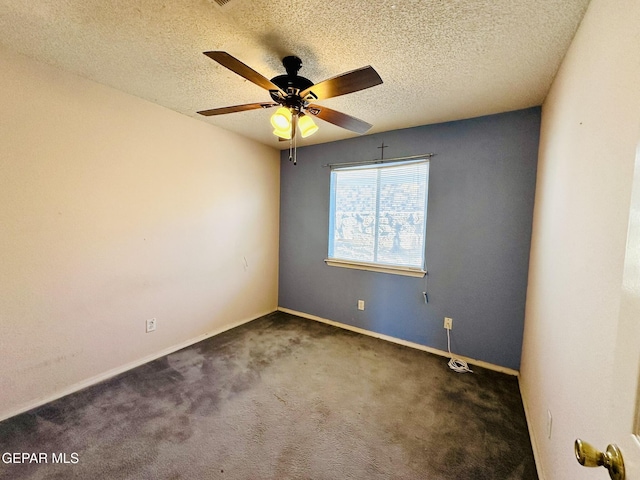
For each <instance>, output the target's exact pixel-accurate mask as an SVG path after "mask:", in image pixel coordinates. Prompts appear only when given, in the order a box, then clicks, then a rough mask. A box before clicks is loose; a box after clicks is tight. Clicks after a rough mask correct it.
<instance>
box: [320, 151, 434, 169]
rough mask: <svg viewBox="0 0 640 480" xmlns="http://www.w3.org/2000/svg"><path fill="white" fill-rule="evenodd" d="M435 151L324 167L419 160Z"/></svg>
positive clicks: (432, 154) (330, 164)
mask: <svg viewBox="0 0 640 480" xmlns="http://www.w3.org/2000/svg"><path fill="white" fill-rule="evenodd" d="M434 155H435V153H423V154H422V155H411V156H410V157H396V158H385V159H378V160H363V161H360V162H344V163H327V164H325V165H322V166H323V167H346V166H351V165H375V164H377V163H392V162H404V161H406V160H418V159H420V158H431V157H433V156H434Z"/></svg>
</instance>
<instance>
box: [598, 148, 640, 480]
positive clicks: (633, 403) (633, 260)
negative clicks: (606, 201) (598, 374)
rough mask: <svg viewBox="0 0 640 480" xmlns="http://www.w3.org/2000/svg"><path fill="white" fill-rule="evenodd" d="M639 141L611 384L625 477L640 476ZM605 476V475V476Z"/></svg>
mask: <svg viewBox="0 0 640 480" xmlns="http://www.w3.org/2000/svg"><path fill="white" fill-rule="evenodd" d="M639 378H640V144H638V147H637V149H636V160H635V168H634V174H633V187H632V191H631V208H630V209H629V233H628V234H627V248H626V253H625V261H624V275H623V280H622V296H621V304H620V318H619V320H618V336H617V342H616V355H615V366H614V372H613V375H612V379H613V384H612V388H611V390H612V391H611V397H612V400H613V401H612V406H613V409H612V412H611V417H612V418H611V425H612V429H613V437H612V439H611V441H612V443H616V444H617V445H618V446H619V447H620V449H621V451H622V455H623V457H624V463H625V470H626V479H627V480H640V441H639V437H638V435H640V421H639V420H640V397H639V395H638V388H639V382H638V380H639ZM605 478H606V477H605Z"/></svg>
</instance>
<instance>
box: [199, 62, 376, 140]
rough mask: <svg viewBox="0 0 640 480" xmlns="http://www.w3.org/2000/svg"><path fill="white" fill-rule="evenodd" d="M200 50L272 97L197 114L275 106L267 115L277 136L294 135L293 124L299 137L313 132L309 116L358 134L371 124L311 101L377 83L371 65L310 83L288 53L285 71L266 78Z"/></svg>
mask: <svg viewBox="0 0 640 480" xmlns="http://www.w3.org/2000/svg"><path fill="white" fill-rule="evenodd" d="M204 54H205V55H206V56H207V57H209V58H211V59H212V60H215V61H216V62H218V63H219V64H220V65H222V66H223V67H226V68H228V69H229V70H231V71H232V72H235V73H237V74H238V75H240V76H241V77H244V78H246V79H247V80H249V81H250V82H252V83H255V84H256V85H258V86H260V87H262V88H264V89H265V90H268V91H269V94H270V95H271V99H272V101H271V102H258V103H247V104H244V105H235V106H232V107H223V108H213V109H211V110H202V111H200V112H198V113H199V114H200V115H205V116H212V115H223V114H226V113H233V112H242V111H245V110H255V109H259V108H271V107H276V106H279V108H278V109H277V110H276V112H275V114H274V115H273V116H272V117H271V124H272V125H273V127H274V131H273V133H274V135H276V136H277V137H279V138H280V139H281V140H290V139H292V138H293V137H295V134H296V126H297V127H299V129H300V134H301V135H302V137H303V138H304V137H308V136H309V135H312V134H313V133H315V132H316V131H317V130H318V127H317V125H315V123H314V122H313V120H312V119H311V116H314V117H317V118H320V119H321V120H324V121H325V122H329V123H332V124H334V125H337V126H338V127H342V128H345V129H347V130H350V131H352V132H356V133H359V134H363V133H365V132H367V131H368V130H369V129H370V128H371V127H372V125H371V124H370V123H367V122H365V121H363V120H360V119H358V118H355V117H352V116H351V115H347V114H346V113H342V112H338V111H336V110H332V109H331V108H328V107H324V106H322V105H318V104H316V103H313V102H315V101H316V100H324V99H327V98H332V97H337V96H339V95H345V94H347V93H353V92H357V91H360V90H364V89H366V88H370V87H374V86H376V85H379V84H381V83H382V79H381V78H380V75H378V72H376V71H375V70H374V69H373V67H371V66H367V67H363V68H359V69H356V70H352V71H350V72H346V73H343V74H341V75H337V76H335V77H332V78H329V79H327V80H324V81H322V82H320V83H316V84H314V83H313V82H312V81H311V80H309V79H307V78H304V77H301V76H299V75H298V71H299V70H300V68H301V67H302V60H300V59H299V58H298V57H295V56H288V57H285V58H284V59H283V60H282V64H283V66H284V68H285V70H286V72H287V73H286V74H284V75H278V76H276V77H274V78H272V79H271V80H269V79H267V78H266V77H264V76H263V75H261V74H260V73H258V72H256V71H255V70H253V69H252V68H251V67H249V66H247V65H245V64H244V63H242V62H241V61H240V60H238V59H237V58H235V57H233V56H232V55H229V54H228V53H226V52H220V51H215V52H204Z"/></svg>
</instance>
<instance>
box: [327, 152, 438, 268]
mask: <svg viewBox="0 0 640 480" xmlns="http://www.w3.org/2000/svg"><path fill="white" fill-rule="evenodd" d="M428 179H429V162H428V160H425V159H421V160H412V161H408V162H395V163H387V164H385V163H381V164H375V165H362V166H352V167H340V168H335V167H334V168H333V169H332V171H331V196H330V198H331V200H330V219H329V260H340V261H346V262H357V263H365V264H374V265H388V266H395V267H407V268H413V269H419V270H422V269H424V251H425V233H426V214H427V197H428V183H429V182H428Z"/></svg>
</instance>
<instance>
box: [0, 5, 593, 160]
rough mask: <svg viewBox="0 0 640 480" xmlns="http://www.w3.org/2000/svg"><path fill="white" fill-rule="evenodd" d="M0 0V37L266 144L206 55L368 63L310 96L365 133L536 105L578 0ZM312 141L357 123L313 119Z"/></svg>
mask: <svg viewBox="0 0 640 480" xmlns="http://www.w3.org/2000/svg"><path fill="white" fill-rule="evenodd" d="M224 1H225V0H217V1H216V0H138V1H136V0H0V44H3V45H4V46H6V47H8V48H10V49H12V50H15V51H18V52H21V53H23V54H25V55H27V56H30V57H33V58H35V59H38V60H41V61H44V62H47V63H51V64H53V65H56V66H59V67H61V68H63V69H65V70H68V71H71V72H74V73H77V74H79V75H81V76H84V77H87V78H90V79H92V80H95V81H97V82H100V83H103V84H106V85H109V86H112V87H114V88H117V89H119V90H122V91H124V92H128V93H130V94H133V95H137V96H139V97H142V98H145V99H147V100H149V101H151V102H154V103H157V104H160V105H163V106H165V107H167V108H170V109H172V110H175V111H177V112H180V113H183V114H185V115H189V116H192V117H194V118H197V119H199V120H201V121H204V122H208V123H211V124H214V125H217V126H219V127H221V128H224V129H227V130H231V131H235V132H238V133H241V134H242V135H244V136H246V137H249V138H253V139H255V140H257V141H259V142H262V143H265V144H267V145H271V146H273V147H275V148H286V147H287V146H288V142H278V141H277V139H276V137H274V136H273V135H272V133H271V130H272V128H271V126H270V124H269V116H270V115H271V112H272V111H271V110H266V111H265V110H253V111H247V112H237V113H232V114H228V115H221V116H216V117H208V118H205V117H202V116H200V115H197V114H196V113H195V112H196V111H198V110H204V109H210V108H216V107H224V106H228V105H237V104H243V103H253V102H262V101H269V100H270V97H269V94H268V92H267V91H265V90H262V89H261V88H260V87H258V86H256V85H255V84H253V83H251V82H248V81H246V80H245V79H243V78H242V77H240V76H238V75H236V74H234V73H232V72H231V71H229V70H227V69H226V68H224V67H222V66H220V65H219V64H217V63H215V62H214V61H212V60H211V59H209V58H208V57H206V56H205V55H203V54H202V52H204V51H209V50H223V51H226V52H228V53H230V54H231V55H233V56H235V57H237V58H238V59H239V60H241V61H242V62H244V63H246V64H247V65H249V66H250V67H252V68H253V69H255V70H257V71H258V72H260V73H262V74H263V75H264V76H266V77H267V78H271V77H274V76H276V75H279V74H282V73H284V69H283V67H282V64H281V59H282V57H284V56H286V55H292V54H293V55H297V56H298V57H300V58H301V59H302V61H303V66H302V70H301V71H300V75H302V76H304V77H307V78H309V79H310V80H312V81H313V82H314V83H318V82H320V81H322V80H325V79H327V78H329V77H333V76H335V75H338V74H340V73H343V72H346V71H349V70H353V69H356V68H360V67H363V66H366V65H371V66H373V67H374V68H375V69H376V70H377V71H378V73H379V74H380V76H381V77H382V79H383V81H384V83H383V84H382V85H378V86H376V87H373V88H370V89H368V90H363V91H360V92H356V93H352V94H349V95H344V96H341V97H336V98H331V99H327V100H323V101H321V102H318V103H320V104H322V105H326V106H327V107H330V108H332V109H335V110H339V111H341V112H344V113H347V114H349V115H352V116H355V117H357V118H360V119H362V120H365V121H366V122H369V123H371V124H373V128H372V129H371V130H370V131H369V133H375V132H382V131H387V130H393V129H397V128H404V127H411V126H416V125H424V124H429V123H436V122H443V121H449V120H456V119H461V118H470V117H475V116H479V115H486V114H491V113H498V112H505V111H510V110H516V109H520V108H526V107H530V106H534V105H540V104H541V103H542V101H543V100H544V97H545V95H546V93H547V91H548V89H549V86H550V84H551V81H552V79H553V77H554V75H555V73H556V70H557V68H558V66H559V64H560V62H561V60H562V57H563V56H564V54H565V52H566V50H567V48H568V46H569V44H570V42H571V39H572V38H573V34H574V32H575V30H576V28H577V26H578V24H579V22H580V20H581V19H582V16H583V14H584V11H585V9H586V8H587V5H588V3H589V2H588V0H353V1H347V0H338V1H319V0H305V1H295V0H270V1H264V0H228V1H227V3H226V4H224V5H222V6H220V5H219V4H218V2H219V3H224ZM317 123H318V125H319V126H320V131H319V132H318V133H317V134H315V135H314V136H312V137H309V138H306V139H304V140H299V142H298V145H310V144H314V143H322V142H328V141H333V140H337V139H341V138H347V137H352V136H355V135H356V134H353V133H351V132H349V131H347V130H343V129H340V128H338V127H335V126H333V125H331V124H328V123H326V122H322V121H321V120H318V121H317Z"/></svg>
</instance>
